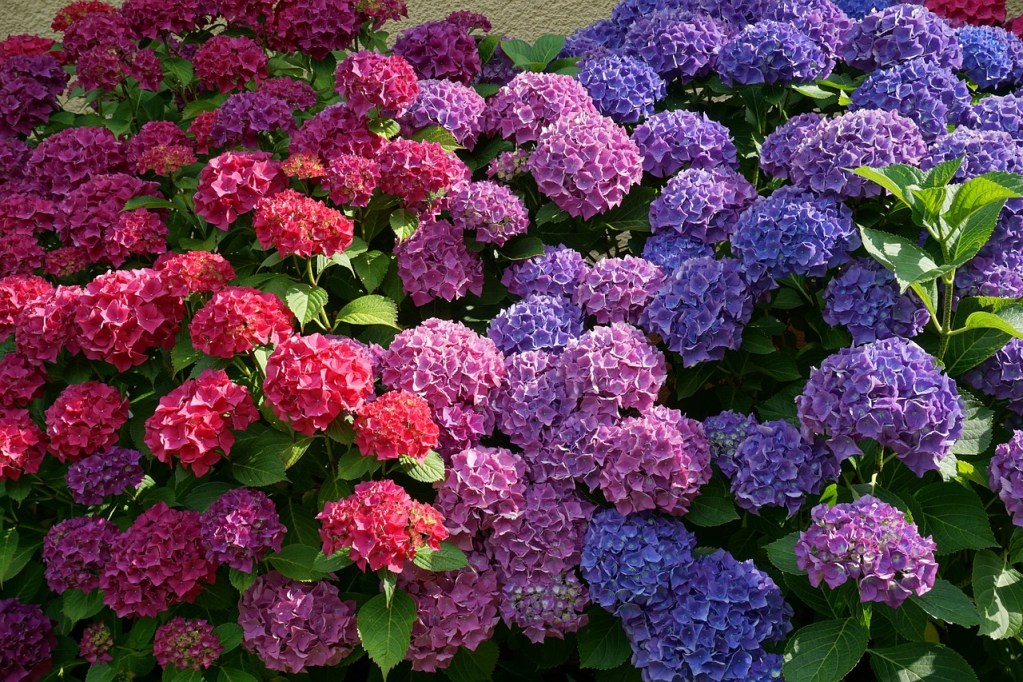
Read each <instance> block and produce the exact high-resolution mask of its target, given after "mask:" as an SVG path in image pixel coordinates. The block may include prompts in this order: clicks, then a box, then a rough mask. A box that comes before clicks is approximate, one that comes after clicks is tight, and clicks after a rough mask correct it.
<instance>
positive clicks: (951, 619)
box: [909, 578, 980, 628]
mask: <svg viewBox="0 0 1023 682" xmlns="http://www.w3.org/2000/svg"><path fill="white" fill-rule="evenodd" d="M909 599H910V601H912V602H914V603H915V604H916V605H917V606H919V607H920V608H922V609H923V610H924V611H925V612H926V613H927V615H928V616H931V617H932V618H937V619H938V620H943V621H945V622H946V623H954V624H956V625H962V626H963V627H967V628H968V627H973V626H974V625H980V614H979V613H977V607H976V606H974V605H973V602H972V601H970V598H969V597H967V596H966V593H965V592H963V591H962V590H960V589H959V588H958V587H956V586H955V585H953V584H952V583H950V582H948V581H947V580H942V579H941V578H938V579H937V580H935V581H934V587H932V588H931V589H930V590H929V591H927V592H925V593H924V594H923V596H919V597H918V596H916V595H913V596H911V597H910V598H909Z"/></svg>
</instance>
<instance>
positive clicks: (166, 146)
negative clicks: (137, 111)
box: [128, 121, 195, 176]
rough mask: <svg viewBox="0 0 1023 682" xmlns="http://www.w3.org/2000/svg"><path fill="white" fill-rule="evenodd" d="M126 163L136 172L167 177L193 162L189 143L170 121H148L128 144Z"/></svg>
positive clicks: (190, 142) (179, 129) (186, 137)
mask: <svg viewBox="0 0 1023 682" xmlns="http://www.w3.org/2000/svg"><path fill="white" fill-rule="evenodd" d="M128 162H129V163H130V164H131V165H132V166H134V167H135V171H136V172H137V173H145V172H146V171H153V172H154V173H156V174H157V175H160V176H164V175H170V174H172V173H174V172H175V171H177V170H178V169H179V168H181V167H182V166H186V165H188V164H190V163H195V154H194V153H193V150H192V141H191V140H189V139H188V136H187V135H185V133H184V132H182V130H181V128H179V127H178V126H177V125H176V124H174V123H172V122H171V121H149V122H148V123H146V124H144V125H143V126H142V128H140V129H139V132H138V134H136V135H135V137H133V138H131V140H130V141H129V142H128Z"/></svg>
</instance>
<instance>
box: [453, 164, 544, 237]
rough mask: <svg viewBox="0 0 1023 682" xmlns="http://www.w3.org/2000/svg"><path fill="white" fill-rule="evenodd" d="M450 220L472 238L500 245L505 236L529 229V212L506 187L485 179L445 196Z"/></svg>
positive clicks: (518, 233) (516, 234) (515, 234)
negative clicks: (473, 234) (473, 236)
mask: <svg viewBox="0 0 1023 682" xmlns="http://www.w3.org/2000/svg"><path fill="white" fill-rule="evenodd" d="M448 212H449V213H450V214H451V221H452V222H453V223H454V224H455V225H456V226H458V227H461V228H462V229H463V230H465V231H466V232H474V233H475V236H476V241H478V242H483V243H486V244H496V245H497V246H504V245H505V244H506V243H507V242H508V240H509V239H511V238H512V237H516V236H518V235H520V234H525V233H526V232H528V231H529V211H528V210H527V209H526V205H525V203H524V202H523V201H522V199H520V198H519V197H518V195H516V194H515V193H513V192H512V191H511V189H509V188H508V186H507V185H502V184H499V183H496V182H491V181H489V180H483V181H480V182H470V183H469V184H468V185H466V186H465V187H464V188H463V189H460V190H458V191H456V192H454V193H453V194H452V195H451V196H450V197H449V199H448Z"/></svg>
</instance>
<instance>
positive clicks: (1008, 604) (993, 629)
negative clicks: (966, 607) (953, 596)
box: [973, 550, 1023, 639]
mask: <svg viewBox="0 0 1023 682" xmlns="http://www.w3.org/2000/svg"><path fill="white" fill-rule="evenodd" d="M973 598H974V600H975V601H976V602H977V610H978V611H980V617H981V621H980V634H982V635H987V636H988V637H990V638H992V639H1005V638H1006V637H1015V636H1016V635H1017V634H1019V632H1020V630H1023V575H1021V574H1020V573H1019V572H1018V571H1017V570H1016V569H1014V568H1012V566H1010V565H1008V564H1007V563H1006V560H1005V559H1004V558H1002V557H999V556H998V555H996V554H995V553H994V552H991V551H989V550H982V551H980V552H977V554H976V556H974V558H973Z"/></svg>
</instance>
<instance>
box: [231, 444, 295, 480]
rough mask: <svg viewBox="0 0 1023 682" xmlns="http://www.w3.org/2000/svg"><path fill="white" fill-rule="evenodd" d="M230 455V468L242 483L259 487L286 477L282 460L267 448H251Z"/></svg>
mask: <svg viewBox="0 0 1023 682" xmlns="http://www.w3.org/2000/svg"><path fill="white" fill-rule="evenodd" d="M231 455H232V457H231V459H232V464H231V470H232V471H233V472H234V477H235V478H236V479H237V480H238V482H239V483H241V484H242V485H247V486H252V487H253V488H260V487H263V486H267V485H273V484H274V483H279V482H281V481H285V480H287V478H288V474H287V473H286V471H285V469H284V462H282V461H281V459H280V457H278V456H277V455H276V454H274V453H273V452H271V451H269V450H251V451H249V452H244V453H238V454H237V456H235V453H233V452H232V453H231Z"/></svg>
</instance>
